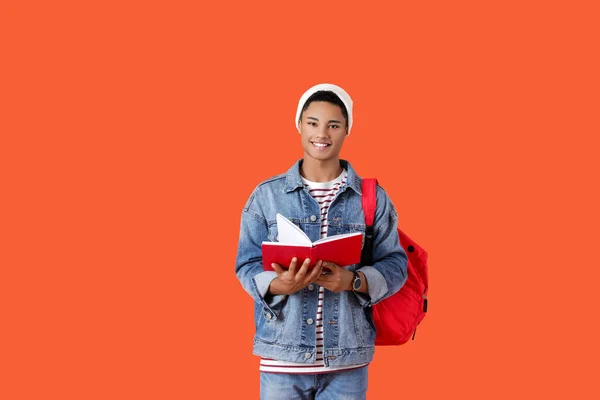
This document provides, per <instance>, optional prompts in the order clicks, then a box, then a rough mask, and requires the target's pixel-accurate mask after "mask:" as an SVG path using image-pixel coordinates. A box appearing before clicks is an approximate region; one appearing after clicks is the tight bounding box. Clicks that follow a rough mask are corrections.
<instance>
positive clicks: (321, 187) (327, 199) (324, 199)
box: [260, 170, 367, 374]
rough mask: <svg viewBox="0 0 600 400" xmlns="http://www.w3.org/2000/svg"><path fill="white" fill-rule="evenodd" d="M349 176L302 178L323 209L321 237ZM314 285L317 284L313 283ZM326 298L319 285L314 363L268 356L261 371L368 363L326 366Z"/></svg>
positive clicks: (308, 370)
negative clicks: (324, 353) (280, 359)
mask: <svg viewBox="0 0 600 400" xmlns="http://www.w3.org/2000/svg"><path fill="white" fill-rule="evenodd" d="M347 177H348V173H347V172H346V170H344V171H342V173H341V174H340V176H338V177H337V178H336V179H334V180H333V181H329V182H311V181H309V180H307V179H305V178H302V181H303V182H304V187H305V188H306V190H308V192H309V193H310V195H311V196H312V197H313V198H314V199H315V200H317V202H318V203H319V207H320V209H321V238H324V237H326V236H327V211H328V209H329V205H330V204H331V202H332V201H333V199H334V198H335V196H336V195H337V193H338V192H339V190H340V187H342V186H343V185H344V184H345V183H346V179H347ZM312 286H313V287H314V286H317V285H315V284H312ZM324 300H325V288H324V287H322V286H320V287H319V301H318V304H317V314H316V315H315V318H314V321H315V327H316V330H317V331H316V338H317V340H316V347H317V357H316V360H315V362H314V364H306V363H293V362H289V361H279V360H273V359H268V358H262V359H261V361H260V371H263V372H278V373H286V374H318V373H327V372H334V371H340V370H344V369H352V368H358V367H362V366H364V365H367V364H359V365H346V366H341V367H340V366H336V367H332V366H329V367H326V366H325V362H324V361H323V348H324V347H323V344H324V341H325V338H324V334H323V302H324Z"/></svg>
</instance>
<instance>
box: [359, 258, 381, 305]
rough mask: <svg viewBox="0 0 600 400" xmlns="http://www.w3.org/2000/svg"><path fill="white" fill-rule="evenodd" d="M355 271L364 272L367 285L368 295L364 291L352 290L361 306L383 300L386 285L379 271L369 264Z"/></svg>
mask: <svg viewBox="0 0 600 400" xmlns="http://www.w3.org/2000/svg"><path fill="white" fill-rule="evenodd" d="M357 271H360V272H362V273H363V274H365V278H367V283H368V285H369V294H368V295H367V294H366V293H358V292H354V293H356V295H357V297H358V301H359V303H360V305H361V306H363V307H367V306H372V305H374V304H376V303H378V302H380V301H381V300H383V299H384V298H385V296H386V295H387V294H388V286H387V283H386V282H385V278H384V277H383V275H382V274H381V272H379V271H377V270H376V269H375V268H374V267H371V266H364V267H361V268H359V269H358V270H357Z"/></svg>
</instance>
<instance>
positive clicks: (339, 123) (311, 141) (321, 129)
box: [299, 101, 348, 161]
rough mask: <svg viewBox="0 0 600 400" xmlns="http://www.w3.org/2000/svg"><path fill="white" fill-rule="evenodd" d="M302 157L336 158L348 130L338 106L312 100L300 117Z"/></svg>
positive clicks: (317, 158)
mask: <svg viewBox="0 0 600 400" xmlns="http://www.w3.org/2000/svg"><path fill="white" fill-rule="evenodd" d="M299 128H300V134H301V138H302V147H303V148H304V157H305V158H307V157H308V158H312V159H314V160H318V161H329V160H338V159H339V154H340V151H341V150H342V145H343V144H344V139H345V138H346V134H347V132H348V129H347V121H346V119H345V118H344V116H343V115H342V109H341V108H340V106H338V105H336V104H333V103H329V102H326V101H313V102H312V103H310V105H309V106H308V108H307V109H306V110H304V112H303V113H302V116H301V119H300V127H299Z"/></svg>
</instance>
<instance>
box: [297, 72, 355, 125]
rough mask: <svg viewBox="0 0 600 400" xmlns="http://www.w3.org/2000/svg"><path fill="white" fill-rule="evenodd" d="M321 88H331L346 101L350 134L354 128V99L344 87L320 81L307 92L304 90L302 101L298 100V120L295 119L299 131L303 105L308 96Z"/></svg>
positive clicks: (343, 101)
mask: <svg viewBox="0 0 600 400" xmlns="http://www.w3.org/2000/svg"><path fill="white" fill-rule="evenodd" d="M319 90H329V91H331V92H333V93H335V94H336V95H337V96H338V97H339V98H340V100H341V101H342V103H344V105H345V106H346V111H347V112H348V135H349V134H350V128H352V99H351V98H350V95H349V94H348V93H346V91H345V90H344V89H342V88H341V87H339V86H336V85H333V84H331V83H320V84H318V85H315V86H313V87H311V88H310V89H308V90H307V91H306V92H304V94H303V95H302V97H300V101H298V110H296V121H295V123H296V128H297V129H298V132H300V124H299V122H298V120H299V119H300V114H301V113H302V107H304V103H306V100H308V98H309V97H310V96H312V95H313V94H314V93H315V92H318V91H319Z"/></svg>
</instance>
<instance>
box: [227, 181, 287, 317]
mask: <svg viewBox="0 0 600 400" xmlns="http://www.w3.org/2000/svg"><path fill="white" fill-rule="evenodd" d="M257 190H259V188H257V189H255V190H254V192H253V193H252V195H251V196H250V198H249V199H248V201H247V202H246V205H245V206H244V209H243V211H242V217H241V224H240V236H239V241H238V252H237V257H236V265H235V273H236V275H237V278H238V279H239V280H240V283H241V284H242V286H243V288H244V290H246V292H247V293H248V294H249V295H250V296H251V297H252V298H253V299H254V301H255V302H258V303H261V304H262V307H263V310H264V311H265V312H266V313H269V314H271V316H272V317H278V316H279V311H281V308H282V307H283V304H284V301H285V300H286V299H287V295H276V296H273V295H270V294H268V293H267V291H268V289H269V285H270V284H271V281H272V280H273V279H275V278H276V277H277V274H276V273H275V272H274V271H264V270H263V264H262V248H261V244H262V242H263V241H266V240H268V225H267V220H266V219H265V217H264V215H263V213H262V211H261V209H260V205H259V204H257V202H256V201H255V200H256V196H255V195H256V191H257Z"/></svg>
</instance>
